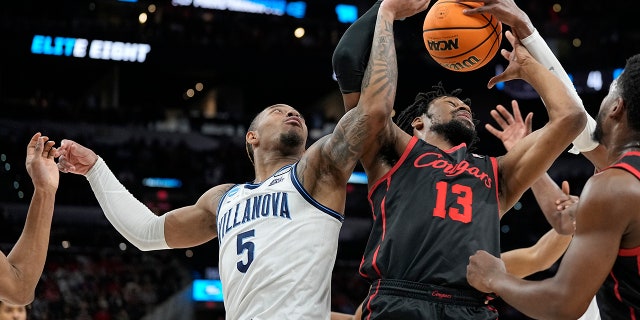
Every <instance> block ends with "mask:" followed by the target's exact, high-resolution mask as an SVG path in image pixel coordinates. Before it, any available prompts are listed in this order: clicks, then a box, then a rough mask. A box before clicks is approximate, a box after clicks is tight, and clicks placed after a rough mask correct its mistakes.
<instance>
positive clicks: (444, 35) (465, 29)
mask: <svg viewBox="0 0 640 320" xmlns="http://www.w3.org/2000/svg"><path fill="white" fill-rule="evenodd" d="M481 5H482V4H481V3H478V2H455V1H451V0H438V1H437V2H436V3H434V4H433V6H432V7H431V9H429V12H427V16H426V17H425V19H424V25H423V28H422V31H423V33H422V37H423V38H424V45H425V46H426V47H427V52H429V55H430V56H431V57H432V58H433V60H435V61H436V62H437V63H439V64H440V65H441V66H443V67H444V68H446V69H448V70H451V71H456V72H467V71H472V70H476V69H478V68H480V67H482V66H484V65H486V64H487V63H488V62H489V61H491V59H492V58H493V57H494V56H495V55H496V53H497V52H498V49H500V43H501V41H502V23H500V21H498V19H496V18H495V17H493V16H492V15H490V14H486V13H484V14H475V15H465V14H464V13H462V10H464V9H465V8H475V7H479V6H481Z"/></svg>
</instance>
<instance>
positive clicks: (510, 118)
mask: <svg viewBox="0 0 640 320" xmlns="http://www.w3.org/2000/svg"><path fill="white" fill-rule="evenodd" d="M496 110H498V112H500V115H501V116H502V117H503V118H504V120H505V121H506V122H507V123H512V122H514V121H515V119H514V118H513V115H512V114H511V112H509V110H507V108H505V107H503V106H499V107H496Z"/></svg>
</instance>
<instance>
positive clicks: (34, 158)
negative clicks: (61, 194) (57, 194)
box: [25, 132, 60, 191]
mask: <svg viewBox="0 0 640 320" xmlns="http://www.w3.org/2000/svg"><path fill="white" fill-rule="evenodd" d="M55 144H56V143H55V142H54V141H49V137H47V136H43V135H42V134H41V133H40V132H38V133H36V134H34V135H33V137H31V141H29V144H28V145H27V159H26V161H25V165H26V167H27V173H29V176H30V177H31V180H32V181H33V185H34V187H35V188H44V189H49V190H54V191H55V190H57V189H58V183H59V181H60V173H59V172H58V168H57V167H56V162H55V159H54V156H55V154H56V148H54V147H53V146H54V145H55Z"/></svg>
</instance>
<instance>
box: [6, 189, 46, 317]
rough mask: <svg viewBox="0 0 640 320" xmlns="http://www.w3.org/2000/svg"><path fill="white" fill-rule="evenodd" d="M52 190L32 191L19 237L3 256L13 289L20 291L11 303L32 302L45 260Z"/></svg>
mask: <svg viewBox="0 0 640 320" xmlns="http://www.w3.org/2000/svg"><path fill="white" fill-rule="evenodd" d="M55 195H56V190H55V189H46V190H42V189H36V190H35V192H34V194H33V196H32V198H31V204H30V205H29V210H28V212H27V218H26V221H25V224H24V228H23V230H22V234H21V235H20V238H19V239H18V241H17V242H16V244H15V245H14V247H13V249H12V250H11V252H10V253H9V255H8V256H7V260H8V261H9V263H10V264H11V265H12V266H13V267H14V268H15V275H16V281H17V287H18V288H20V289H19V290H16V291H18V292H19V293H18V294H17V296H15V297H13V299H12V301H11V302H12V303H14V304H20V305H26V304H29V303H31V301H33V295H34V290H35V288H36V285H37V284H38V281H39V279H40V276H41V275H42V270H43V269H44V264H45V261H46V258H47V251H48V248H49V237H50V232H51V222H52V219H53V209H54V202H55Z"/></svg>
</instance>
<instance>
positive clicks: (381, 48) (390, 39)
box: [360, 3, 398, 123]
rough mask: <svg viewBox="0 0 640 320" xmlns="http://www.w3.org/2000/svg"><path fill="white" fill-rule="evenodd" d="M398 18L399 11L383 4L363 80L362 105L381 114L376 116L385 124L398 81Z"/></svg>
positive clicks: (372, 112) (370, 111) (369, 111)
mask: <svg viewBox="0 0 640 320" xmlns="http://www.w3.org/2000/svg"><path fill="white" fill-rule="evenodd" d="M394 20H395V12H393V11H391V10H389V9H387V8H386V7H385V5H384V3H383V4H382V5H381V6H380V9H379V10H378V18H377V20H376V26H375V31H374V37H373V43H372V45H371V54H370V57H369V62H368V64H367V69H366V70H365V73H364V78H363V79H362V88H361V96H360V104H361V108H363V109H364V110H366V112H367V113H369V114H373V115H377V116H378V117H375V118H374V119H375V120H379V121H380V122H381V123H384V122H386V121H387V120H388V118H389V117H390V116H391V112H392V110H393V103H394V99H395V95H396V85H397V81H398V70H397V59H396V48H395V40H394V34H393V23H394ZM369 121H372V120H369Z"/></svg>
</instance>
